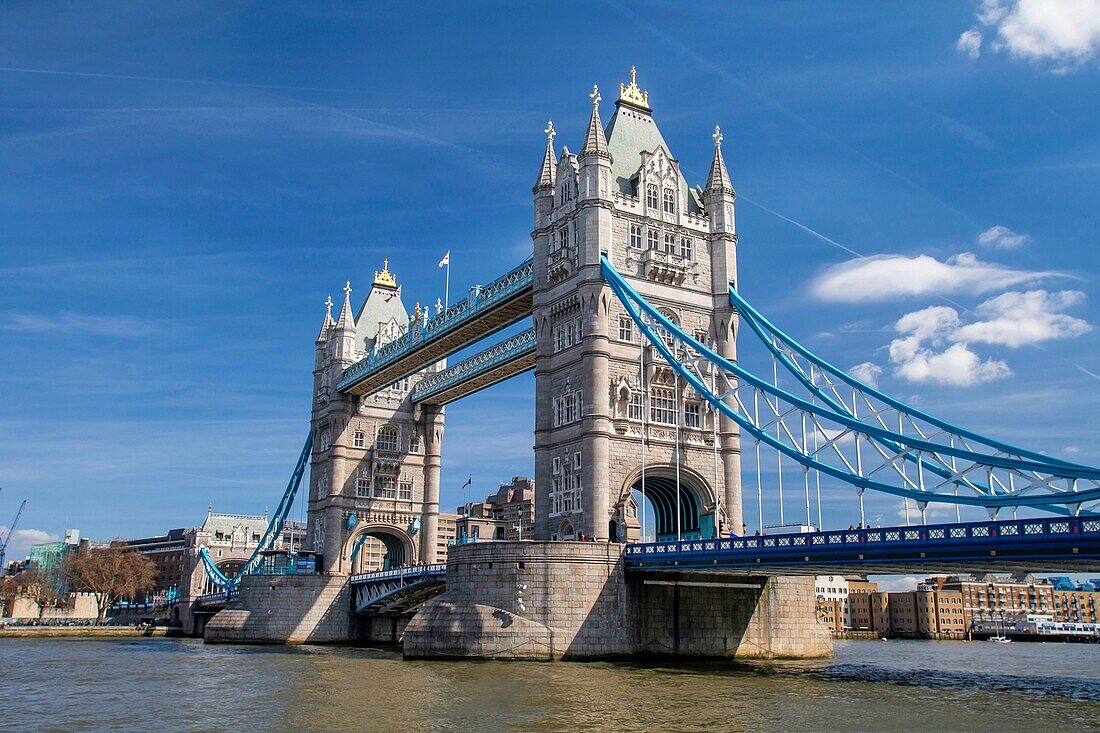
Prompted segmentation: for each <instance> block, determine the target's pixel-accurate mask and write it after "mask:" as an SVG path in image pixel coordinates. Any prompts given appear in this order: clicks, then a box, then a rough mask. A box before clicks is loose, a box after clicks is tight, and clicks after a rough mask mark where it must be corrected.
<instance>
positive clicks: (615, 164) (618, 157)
mask: <svg viewBox="0 0 1100 733" xmlns="http://www.w3.org/2000/svg"><path fill="white" fill-rule="evenodd" d="M605 134H606V136H607V147H608V150H609V152H610V153H611V175H612V176H613V177H614V179H615V183H614V185H615V186H616V187H618V190H619V191H620V192H621V193H624V194H627V195H630V196H637V195H638V192H637V191H635V190H634V184H633V183H632V181H631V179H632V178H633V177H634V174H635V173H637V172H638V169H639V168H641V167H642V158H641V153H642V151H643V150H644V151H647V152H653V151H655V150H657V148H659V147H661V148H664V150H665V152H666V153H667V154H668V156H669V157H670V158H674V157H675V156H673V155H672V151H671V150H669V147H668V143H666V142H665V139H664V137H663V136H662V135H661V131H660V130H659V129H658V128H657V123H656V122H654V121H653V116H652V115H650V114H647V113H646V112H644V111H642V110H640V109H638V108H637V107H634V106H632V105H629V104H623V103H616V105H615V114H614V116H612V118H611V121H610V122H608V123H607V130H606V131H605ZM680 201H681V202H683V201H686V202H688V209H687V210H688V211H691V212H698V211H700V210H701V207H700V206H699V201H698V200H697V199H696V197H695V192H694V191H692V190H691V189H690V188H689V187H688V185H687V181H685V180H684V176H683V174H682V173H681V174H680Z"/></svg>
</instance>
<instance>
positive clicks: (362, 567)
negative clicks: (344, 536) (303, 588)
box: [340, 524, 417, 575]
mask: <svg viewBox="0 0 1100 733" xmlns="http://www.w3.org/2000/svg"><path fill="white" fill-rule="evenodd" d="M416 560H417V554H416V543H415V542H414V541H413V538H412V536H411V535H409V533H408V532H406V531H405V530H403V529H399V528H398V527H393V526H390V525H386V524H361V525H359V526H358V527H356V528H355V531H354V532H352V533H351V536H350V537H348V540H347V542H345V543H344V551H343V553H342V554H341V556H340V565H341V568H342V570H343V572H346V573H348V574H350V575H355V574H357V573H367V572H371V571H373V570H391V569H393V568H399V567H402V566H404V565H412V564H414V563H416Z"/></svg>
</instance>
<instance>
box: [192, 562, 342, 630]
mask: <svg viewBox="0 0 1100 733" xmlns="http://www.w3.org/2000/svg"><path fill="white" fill-rule="evenodd" d="M351 623H352V621H351V586H349V585H348V584H347V579H346V578H342V577H331V576H324V575H246V576H245V577H244V578H243V579H242V581H241V594H240V596H238V597H237V598H236V599H235V600H233V601H231V602H229V603H228V604H227V605H226V607H225V608H224V609H222V610H221V611H219V612H218V613H217V615H215V616H214V618H212V619H211V620H210V621H209V622H208V623H207V624H206V629H205V632H204V636H203V638H204V639H205V640H206V641H207V642H211V643H226V644H241V643H260V644H263V643H274V644H306V643H309V644H323V643H334V642H346V641H347V640H348V639H350V638H352V636H351V634H352V631H351Z"/></svg>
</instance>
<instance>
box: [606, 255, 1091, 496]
mask: <svg viewBox="0 0 1100 733" xmlns="http://www.w3.org/2000/svg"><path fill="white" fill-rule="evenodd" d="M603 272H604V277H605V279H606V281H607V282H608V284H609V285H610V286H611V288H612V290H613V291H614V292H615V294H616V295H617V297H618V298H619V300H620V301H621V302H622V303H623V305H624V306H625V308H626V311H627V313H628V314H629V315H630V317H631V318H632V319H633V320H634V322H635V324H636V325H637V326H638V328H639V330H640V332H641V333H642V334H643V336H644V338H645V339H646V340H648V342H649V344H650V346H651V347H652V348H653V349H654V350H655V351H656V352H657V354H658V355H659V356H658V357H657V358H659V359H663V360H664V361H665V362H666V363H668V365H669V366H670V367H672V369H673V370H674V371H675V372H676V373H677V374H678V375H679V376H680V377H681V378H682V379H684V381H685V382H686V383H687V385H688V387H689V388H691V389H693V390H694V391H695V392H696V393H697V394H698V395H699V396H700V397H701V398H702V399H704V400H706V401H707V402H708V403H709V404H710V405H711V407H712V408H713V409H715V410H718V411H720V412H721V413H722V414H724V415H725V416H726V417H728V418H730V419H731V420H733V421H734V422H735V423H736V424H737V425H738V426H739V427H740V428H741V429H742V430H743V431H744V432H745V433H747V434H748V435H750V436H751V437H752V438H754V439H756V441H757V442H758V443H759V444H762V445H766V446H768V447H770V448H772V449H774V450H776V451H778V452H779V453H780V454H781V455H783V456H786V457H789V458H792V459H794V460H795V461H796V462H797V463H799V464H801V465H802V466H803V468H804V469H805V470H814V471H818V472H819V473H820V474H821V475H823V476H831V477H833V478H835V479H839V480H841V481H843V482H844V483H847V484H849V485H851V486H853V487H856V488H857V489H859V490H860V491H863V490H866V489H871V490H873V491H878V492H882V493H886V494H893V495H895V496H900V497H906V498H910V499H913V500H915V501H916V502H917V503H918V507H919V508H921V509H922V510H923V507H924V505H926V504H927V503H930V502H940V503H949V504H961V505H971V506H982V507H985V508H986V509H988V510H990V511H991V512H996V511H997V510H999V509H1001V508H1004V507H1024V506H1032V507H1036V508H1044V509H1047V508H1049V510H1051V511H1055V512H1066V511H1068V512H1069V513H1071V514H1073V513H1076V512H1078V511H1081V512H1083V513H1088V510H1087V509H1082V506H1081V505H1082V504H1083V503H1086V502H1090V503H1091V502H1096V501H1098V500H1100V469H1098V468H1092V467H1087V466H1076V465H1070V464H1066V463H1065V462H1061V461H1049V462H1048V461H1046V460H1038V459H1035V458H1032V457H1030V456H1029V455H1027V454H1026V452H1024V454H1023V455H1021V453H1019V452H1017V453H1006V452H1005V451H1003V450H1001V449H1000V447H998V446H995V447H994V448H993V452H992V453H979V452H976V451H974V450H972V449H970V447H969V446H968V444H967V443H966V442H965V441H964V442H963V443H962V444H956V443H955V442H954V441H952V442H950V443H947V442H946V438H945V437H944V434H943V433H942V432H941V433H935V434H927V433H925V432H923V431H922V430H921V429H920V428H919V427H918V428H917V429H915V430H913V431H912V432H915V433H916V436H914V435H912V434H906V433H905V432H903V431H902V430H901V429H900V428H899V430H898V431H897V432H895V431H892V430H890V429H888V428H887V427H885V426H883V425H875V424H872V423H870V422H864V421H861V420H860V419H857V418H856V417H854V416H853V415H852V414H851V412H850V411H846V410H837V409H834V408H833V407H831V406H830V405H829V404H828V403H827V401H825V400H823V401H822V402H825V404H819V403H818V402H817V401H816V397H817V395H812V396H811V399H803V398H801V397H798V396H796V395H794V394H792V393H790V392H789V391H787V390H785V389H782V388H780V387H778V386H777V385H775V384H772V383H769V382H768V381H766V380H764V379H761V378H760V377H758V376H756V375H755V374H753V373H752V372H750V371H748V370H746V369H744V368H743V367H741V366H739V365H738V364H736V363H733V362H730V361H729V360H727V359H725V358H723V357H722V356H721V355H719V354H717V353H716V352H714V351H713V350H712V349H710V348H708V347H707V346H705V345H704V344H701V343H699V342H698V341H696V340H695V339H694V338H692V337H691V336H688V335H687V334H686V333H684V332H683V331H682V330H681V329H680V328H679V327H678V326H676V325H675V324H674V323H672V322H671V321H670V320H669V319H668V318H667V317H665V316H664V314H662V313H661V312H660V311H658V310H657V309H656V308H654V307H653V306H652V305H651V304H649V303H648V302H647V301H646V300H645V299H644V298H642V296H641V295H639V294H638V293H637V291H635V290H634V289H633V288H632V287H631V286H630V284H629V283H628V282H627V281H626V279H624V278H623V277H622V276H621V275H620V274H619V273H618V272H616V271H615V269H614V268H613V267H611V265H610V263H609V262H608V261H607V260H606V258H604V260H603ZM811 383H812V380H811ZM807 428H809V430H807ZM773 433H774V434H773ZM811 434H812V436H813V437H812V442H813V445H810V442H811V440H810V439H808V436H810V435H811ZM819 439H820V442H821V443H822V444H821V445H820V446H819V445H818V442H819ZM937 439H939V440H940V442H936V440H937ZM993 442H994V441H989V443H993ZM987 444H988V443H987ZM853 447H854V450H853ZM861 447H862V448H863V449H864V451H863V453H862V455H861V453H860V448H861ZM833 454H835V455H833ZM853 454H854V455H853ZM1032 455H1034V454H1032ZM863 459H867V461H866V462H864V460H863ZM910 462H912V463H914V464H915V468H916V470H913V469H912V468H909V469H908V470H906V469H907V464H908V463H910ZM933 463H934V464H935V466H936V467H937V469H942V470H937V471H928V470H926V467H928V466H930V465H932V464H933ZM945 473H946V476H945V475H944V474H945ZM895 474H896V475H895ZM926 474H929V475H926ZM929 479H930V480H929ZM959 489H963V491H961V492H960V491H959ZM949 491H953V493H948V492H949Z"/></svg>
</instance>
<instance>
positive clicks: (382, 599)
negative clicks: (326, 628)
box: [348, 563, 447, 613]
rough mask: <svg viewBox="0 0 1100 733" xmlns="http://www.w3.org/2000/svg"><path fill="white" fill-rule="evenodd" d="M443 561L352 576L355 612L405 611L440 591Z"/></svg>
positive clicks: (443, 569)
mask: <svg viewBox="0 0 1100 733" xmlns="http://www.w3.org/2000/svg"><path fill="white" fill-rule="evenodd" d="M446 577H447V564H446V563H435V564H431V565H411V566H409V567H403V568H396V569H394V570H382V571H379V572H373V573H360V574H359V575H353V576H352V577H351V579H350V580H349V581H348V582H349V583H350V584H351V586H352V589H353V591H354V594H355V597H354V600H353V604H354V606H353V607H354V609H355V613H365V612H367V611H383V612H390V611H395V610H408V608H410V607H413V606H416V605H419V604H420V603H423V602H424V601H425V600H427V599H428V598H430V597H431V596H433V595H437V594H438V593H441V592H442V591H443V585H444V583H445V582H446Z"/></svg>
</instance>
